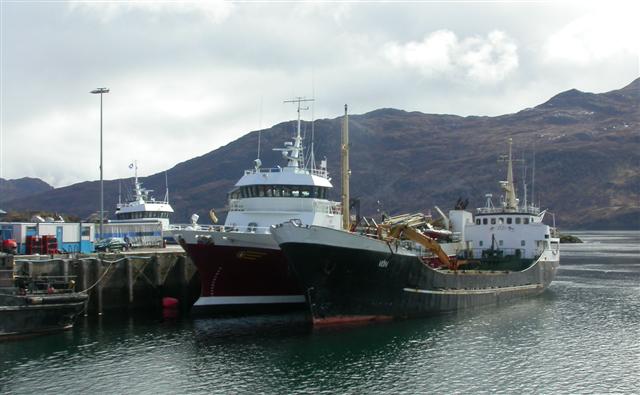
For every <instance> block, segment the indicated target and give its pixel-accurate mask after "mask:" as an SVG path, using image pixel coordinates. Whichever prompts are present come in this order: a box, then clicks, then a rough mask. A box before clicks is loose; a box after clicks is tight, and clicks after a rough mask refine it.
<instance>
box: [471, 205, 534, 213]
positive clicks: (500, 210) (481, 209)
mask: <svg viewBox="0 0 640 395" xmlns="http://www.w3.org/2000/svg"><path fill="white" fill-rule="evenodd" d="M476 213H477V214H532V215H538V214H540V208H538V207H533V206H529V207H518V208H516V209H507V208H504V207H478V208H477V209H476Z"/></svg>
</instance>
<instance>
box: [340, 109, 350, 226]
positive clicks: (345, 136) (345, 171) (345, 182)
mask: <svg viewBox="0 0 640 395" xmlns="http://www.w3.org/2000/svg"><path fill="white" fill-rule="evenodd" d="M341 153H342V155H341V156H342V177H341V178H342V228H343V229H345V230H349V228H350V217H349V173H351V171H350V170H349V115H348V113H347V105H346V104H345V105H344V119H343V122H342V147H341Z"/></svg>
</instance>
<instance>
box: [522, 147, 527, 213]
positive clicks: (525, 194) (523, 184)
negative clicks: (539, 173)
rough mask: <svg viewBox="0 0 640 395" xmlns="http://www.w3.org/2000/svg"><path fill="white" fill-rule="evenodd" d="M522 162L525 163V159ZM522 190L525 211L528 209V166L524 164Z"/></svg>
mask: <svg viewBox="0 0 640 395" xmlns="http://www.w3.org/2000/svg"><path fill="white" fill-rule="evenodd" d="M522 157H523V158H524V153H523V154H522ZM522 162H523V163H524V159H523V160H522ZM522 189H523V192H524V202H523V205H522V207H524V209H525V210H526V209H527V165H526V164H523V165H522Z"/></svg>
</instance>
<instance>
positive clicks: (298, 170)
mask: <svg viewBox="0 0 640 395" xmlns="http://www.w3.org/2000/svg"><path fill="white" fill-rule="evenodd" d="M283 171H286V172H292V173H298V174H311V175H314V176H318V177H322V178H328V177H329V172H328V171H327V170H324V169H305V168H302V167H297V168H296V167H285V168H282V167H271V168H263V167H261V168H259V169H248V170H245V171H244V175H245V176H246V175H249V174H263V173H282V172H283Z"/></svg>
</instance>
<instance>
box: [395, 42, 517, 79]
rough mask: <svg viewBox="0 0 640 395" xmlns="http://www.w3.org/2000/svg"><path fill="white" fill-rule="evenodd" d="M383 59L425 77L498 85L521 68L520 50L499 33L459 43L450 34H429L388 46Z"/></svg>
mask: <svg viewBox="0 0 640 395" xmlns="http://www.w3.org/2000/svg"><path fill="white" fill-rule="evenodd" d="M383 55H384V56H385V57H386V58H387V59H388V60H389V61H390V62H391V63H392V64H393V65H394V66H396V67H406V68H409V69H414V70H417V71H419V72H420V73H422V74H423V75H424V76H426V77H438V78H439V77H443V76H444V77H448V78H451V79H457V78H465V79H467V80H471V81H475V82H478V83H496V82H499V81H501V80H503V79H505V78H507V77H508V76H509V74H511V73H512V72H513V71H515V70H516V69H517V68H518V47H517V45H516V43H515V41H514V40H513V39H512V38H510V37H509V36H508V35H507V34H506V33H504V32H502V31H498V30H494V31H492V32H490V33H489V34H488V35H487V36H486V37H479V36H474V37H467V38H465V39H463V40H460V39H458V37H457V36H456V34H455V33H453V32H451V31H449V30H438V31H435V32H433V33H430V34H428V35H427V36H425V38H424V39H423V40H422V41H410V42H407V43H405V44H398V43H396V42H390V43H387V44H386V45H385V46H384V48H383Z"/></svg>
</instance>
